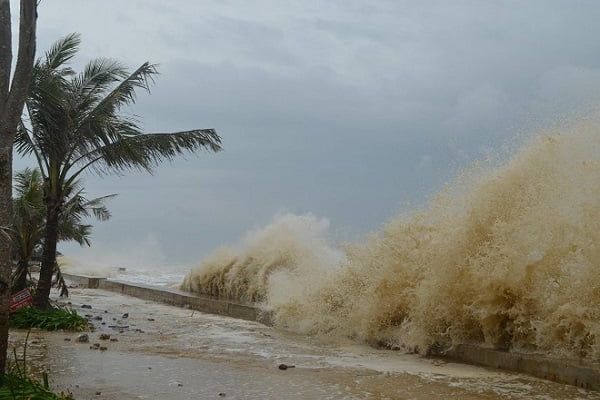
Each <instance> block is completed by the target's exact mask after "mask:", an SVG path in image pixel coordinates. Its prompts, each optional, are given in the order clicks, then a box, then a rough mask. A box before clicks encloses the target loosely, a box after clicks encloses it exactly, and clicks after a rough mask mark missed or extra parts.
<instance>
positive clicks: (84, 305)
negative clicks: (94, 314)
mask: <svg viewBox="0 0 600 400" xmlns="http://www.w3.org/2000/svg"><path fill="white" fill-rule="evenodd" d="M81 308H87V309H89V310H91V309H92V306H90V305H89V304H82V305H81Z"/></svg>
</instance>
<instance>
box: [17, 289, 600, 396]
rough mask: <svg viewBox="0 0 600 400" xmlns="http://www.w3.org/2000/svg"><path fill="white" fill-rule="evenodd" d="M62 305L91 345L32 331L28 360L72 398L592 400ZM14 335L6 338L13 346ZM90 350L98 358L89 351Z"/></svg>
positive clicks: (170, 317) (90, 296)
mask: <svg viewBox="0 0 600 400" xmlns="http://www.w3.org/2000/svg"><path fill="white" fill-rule="evenodd" d="M68 301H70V302H71V303H72V306H73V308H75V309H76V310H77V311H78V312H79V313H80V314H82V315H88V316H89V318H90V320H91V322H92V323H93V324H94V325H95V326H96V330H95V331H94V332H91V333H89V339H90V342H89V343H78V342H77V341H76V339H77V336H78V335H77V334H73V333H63V332H55V333H43V332H32V334H31V336H30V343H31V345H30V348H29V350H28V352H29V356H28V358H29V359H32V358H35V359H37V360H36V361H37V362H38V363H42V364H43V365H44V366H45V367H47V368H48V369H49V370H50V378H51V382H52V384H53V386H54V387H55V388H57V389H58V390H69V391H71V392H72V393H73V394H74V395H75V397H76V398H77V399H115V400H116V399H164V400H179V399H212V398H214V399H219V398H226V399H423V400H424V399H468V400H469V399H523V398H526V399H557V400H558V399H600V394H599V393H595V392H587V391H584V390H581V389H578V388H575V387H571V386H566V385H560V384H556V383H552V382H546V381H543V380H539V379H536V378H531V377H528V376H525V375H520V374H512V373H504V372H499V371H494V370H489V369H485V368H479V367H474V366H468V365H463V364H455V363H447V362H444V361H441V360H435V359H426V358H421V357H419V356H416V355H410V354H402V353H400V352H395V351H389V350H377V349H373V348H370V347H366V346H357V345H355V344H352V343H350V342H348V343H333V342H331V343H323V342H314V341H311V340H309V339H307V338H303V337H300V336H298V335H294V334H290V333H286V332H280V331H277V330H275V329H273V328H269V327H266V326H263V325H260V324H257V323H254V322H249V321H242V320H236V319H231V318H226V317H221V316H215V315H209V314H203V313H199V312H193V311H191V310H186V309H181V308H176V307H170V306H166V305H162V304H156V303H151V302H146V301H143V300H139V299H135V298H131V297H127V296H120V295H117V294H115V293H110V292H105V291H102V290H90V289H85V290H77V289H74V290H73V291H72V294H71V298H70V299H69V300H68ZM84 304H85V305H91V306H92V308H91V309H87V308H81V306H82V305H84ZM101 334H105V335H110V339H113V340H114V339H116V341H111V340H110V339H106V336H105V340H101V339H100V335H101ZM23 336H24V333H23V332H13V342H14V343H15V344H18V343H19V340H20V339H22V337H23ZM96 343H97V344H98V345H100V346H102V347H106V350H104V351H101V350H99V349H93V348H94V344H96ZM280 364H286V365H293V366H295V368H289V369H287V370H280V369H279V368H278V365H280Z"/></svg>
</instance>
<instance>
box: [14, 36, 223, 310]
mask: <svg viewBox="0 0 600 400" xmlns="http://www.w3.org/2000/svg"><path fill="white" fill-rule="evenodd" d="M79 45H80V38H79V35H76V34H73V35H69V36H67V37H66V38H64V39H62V40H60V41H58V42H57V43H56V44H55V45H54V46H53V47H52V48H51V49H50V50H49V51H48V52H47V53H46V55H45V57H44V58H43V59H40V60H38V61H37V62H36V64H35V68H34V76H33V81H32V85H31V89H30V94H29V97H28V99H27V101H26V109H27V116H28V119H24V120H23V121H22V123H21V124H20V125H19V129H18V130H17V134H16V136H15V141H14V144H15V149H16V151H17V152H18V153H19V154H20V155H22V156H29V155H33V156H35V158H36V160H37V163H38V167H39V169H40V171H41V173H42V176H43V179H44V189H45V190H44V202H45V203H46V207H47V211H48V214H47V224H46V228H45V239H44V240H45V241H44V256H43V257H42V258H43V259H42V265H41V272H40V280H39V283H38V287H37V289H38V290H37V294H36V297H35V301H34V303H35V304H36V305H37V306H40V307H44V306H45V305H46V304H45V303H46V302H47V300H48V299H47V297H48V296H49V293H50V286H51V276H52V271H53V269H54V268H55V265H56V243H57V241H58V240H60V238H59V237H57V231H58V229H57V224H58V223H59V222H57V221H58V215H59V214H60V213H61V211H62V210H61V209H62V208H63V207H64V206H66V197H67V196H68V192H69V189H68V188H69V187H73V186H74V184H75V182H76V181H77V179H78V177H79V176H80V175H81V174H82V173H83V172H84V171H91V172H95V173H96V174H99V175H103V174H120V173H123V172H125V171H129V170H141V171H146V172H150V173H152V172H153V170H154V168H155V167H157V166H158V165H159V164H160V163H162V162H163V161H171V160H173V159H174V158H175V157H176V156H178V155H182V154H191V153H195V152H198V151H200V150H207V151H211V152H217V151H220V150H221V138H220V137H219V135H218V134H217V132H216V131H215V130H214V129H192V130H186V131H181V132H173V133H144V132H143V131H142V128H141V125H140V123H139V121H138V119H137V118H136V117H135V116H134V115H131V114H128V113H126V112H125V111H126V109H127V108H128V107H129V106H131V105H133V104H134V103H135V101H136V96H137V91H139V90H142V91H146V92H149V91H150V86H151V84H152V83H153V82H154V79H155V77H156V76H157V74H158V71H157V67H156V65H154V64H150V63H148V62H145V63H143V64H142V65H141V66H139V67H138V68H137V69H135V70H134V71H133V72H130V71H128V69H127V68H125V67H124V66H123V65H121V64H120V63H119V62H117V61H114V60H110V59H105V58H97V59H94V60H92V61H90V62H89V63H87V65H86V66H85V67H84V68H83V70H82V71H81V72H79V73H76V72H75V71H73V69H72V68H70V67H69V65H68V63H69V62H70V60H71V59H72V58H73V56H74V55H75V53H76V52H77V49H78V48H79ZM97 212H98V214H97V215H103V213H102V211H101V210H97Z"/></svg>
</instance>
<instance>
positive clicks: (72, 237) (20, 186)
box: [12, 168, 115, 292]
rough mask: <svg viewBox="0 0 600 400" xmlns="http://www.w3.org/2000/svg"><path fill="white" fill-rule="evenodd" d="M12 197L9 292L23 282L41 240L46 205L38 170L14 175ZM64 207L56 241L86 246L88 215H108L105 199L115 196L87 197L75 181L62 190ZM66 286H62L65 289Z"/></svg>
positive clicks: (24, 283)
mask: <svg viewBox="0 0 600 400" xmlns="http://www.w3.org/2000/svg"><path fill="white" fill-rule="evenodd" d="M14 180H15V198H14V200H13V210H14V228H13V230H12V232H13V249H14V257H15V259H16V262H17V268H16V270H15V273H14V275H13V279H12V281H13V283H12V289H13V292H16V291H19V290H21V289H24V288H25V287H26V285H27V276H28V274H29V263H30V261H31V260H32V258H33V255H34V253H36V252H38V251H39V249H40V247H41V246H42V243H43V239H44V231H45V227H46V219H45V217H46V207H45V205H44V190H43V186H44V181H43V179H42V174H41V172H40V170H39V169H37V168H36V169H31V168H26V169H24V170H23V171H20V172H18V173H17V174H16V175H15V179H14ZM65 193H66V194H65V206H64V207H63V211H62V213H61V215H60V218H59V226H58V241H74V242H77V243H78V244H79V245H81V246H90V245H91V242H90V234H91V230H92V226H91V225H90V224H87V223H86V222H85V220H86V219H89V218H90V217H95V218H96V219H98V220H99V221H106V220H108V219H109V218H110V212H109V210H108V208H107V207H106V205H105V202H106V201H107V200H108V199H110V198H112V197H114V196H115V195H108V196H102V197H98V198H95V199H92V200H88V199H86V197H85V193H84V191H83V188H82V186H81V184H80V183H79V182H78V181H77V182H75V183H74V184H73V185H72V186H70V187H67V188H66V191H65ZM64 289H66V288H63V289H62V292H65V290H64Z"/></svg>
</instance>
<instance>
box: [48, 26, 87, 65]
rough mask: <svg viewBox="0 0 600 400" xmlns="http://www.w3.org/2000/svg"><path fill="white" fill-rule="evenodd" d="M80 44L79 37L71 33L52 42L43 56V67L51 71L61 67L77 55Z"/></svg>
mask: <svg viewBox="0 0 600 400" xmlns="http://www.w3.org/2000/svg"><path fill="white" fill-rule="evenodd" d="M80 44H81V35H79V34H78V33H71V34H69V35H67V36H65V37H64V38H62V39H59V40H58V41H56V42H54V44H53V45H52V46H51V47H50V49H49V50H48V51H47V52H46V54H45V65H46V67H47V68H49V69H51V70H56V69H58V68H60V67H63V66H64V65H65V64H66V63H68V62H69V61H71V59H72V58H73V57H74V56H75V54H77V51H78V50H79V45H80Z"/></svg>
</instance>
